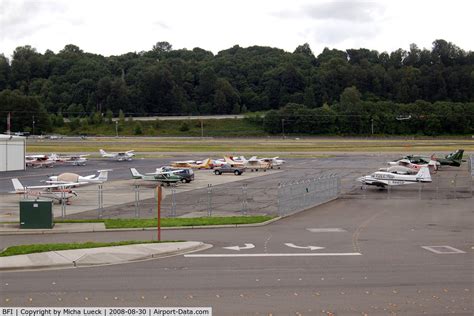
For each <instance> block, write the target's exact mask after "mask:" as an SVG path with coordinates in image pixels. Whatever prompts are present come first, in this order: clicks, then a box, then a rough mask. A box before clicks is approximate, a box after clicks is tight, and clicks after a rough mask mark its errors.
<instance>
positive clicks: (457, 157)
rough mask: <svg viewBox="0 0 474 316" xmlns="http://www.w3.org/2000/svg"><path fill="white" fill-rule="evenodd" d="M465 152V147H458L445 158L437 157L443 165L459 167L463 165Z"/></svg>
mask: <svg viewBox="0 0 474 316" xmlns="http://www.w3.org/2000/svg"><path fill="white" fill-rule="evenodd" d="M463 154H464V149H458V150H456V151H455V152H452V153H450V154H448V155H446V156H445V157H444V158H436V161H439V163H440V164H441V165H446V166H454V167H459V166H461V162H462V155H463Z"/></svg>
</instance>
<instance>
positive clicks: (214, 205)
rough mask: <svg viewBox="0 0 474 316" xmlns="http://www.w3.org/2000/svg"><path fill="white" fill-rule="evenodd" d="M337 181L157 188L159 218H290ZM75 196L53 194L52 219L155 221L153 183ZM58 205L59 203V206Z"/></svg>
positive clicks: (103, 187)
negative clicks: (269, 216)
mask: <svg viewBox="0 0 474 316" xmlns="http://www.w3.org/2000/svg"><path fill="white" fill-rule="evenodd" d="M340 186H341V185H340V178H339V177H337V176H335V175H325V176H320V177H318V178H313V179H304V180H299V181H291V182H287V183H278V181H275V182H274V183H272V184H269V185H266V184H265V183H262V182H259V181H249V180H246V181H238V182H231V183H226V184H225V185H215V186H213V185H211V184H208V185H207V186H205V187H201V188H195V189H193V188H192V187H188V186H170V187H163V188H162V189H163V197H164V198H163V200H162V204H161V210H162V212H161V213H162V216H164V217H202V216H239V215H279V216H285V215H288V214H292V213H295V212H298V211H301V210H304V209H307V208H310V207H312V206H316V205H318V204H321V203H325V202H327V201H330V200H332V199H335V198H337V196H338V194H339V192H340ZM73 190H74V192H75V193H76V194H77V196H72V197H69V198H68V194H66V193H59V194H57V196H56V198H55V203H54V206H53V215H54V216H55V217H56V218H66V219H104V218H154V217H156V216H157V187H156V184H153V183H150V184H144V183H130V182H123V183H118V184H117V183H104V184H100V185H91V186H84V187H79V188H73ZM20 198H32V196H27V195H26V196H23V195H21V196H18V195H17V196H9V201H6V203H2V204H5V206H6V207H10V206H11V208H12V209H17V208H18V207H17V205H18V199H20ZM61 200H62V201H61Z"/></svg>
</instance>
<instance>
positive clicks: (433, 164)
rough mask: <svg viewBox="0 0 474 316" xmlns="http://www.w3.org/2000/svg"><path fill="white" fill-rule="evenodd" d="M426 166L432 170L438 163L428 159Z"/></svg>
mask: <svg viewBox="0 0 474 316" xmlns="http://www.w3.org/2000/svg"><path fill="white" fill-rule="evenodd" d="M428 168H431V169H433V170H434V171H436V170H438V164H437V162H436V161H435V160H430V161H429V162H428Z"/></svg>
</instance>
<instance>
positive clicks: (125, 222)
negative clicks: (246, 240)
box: [54, 215, 275, 229]
mask: <svg viewBox="0 0 474 316" xmlns="http://www.w3.org/2000/svg"><path fill="white" fill-rule="evenodd" d="M272 218H275V216H263V215H262V216H227V217H190V218H162V219H161V227H179V226H212V225H237V224H256V223H263V222H266V221H268V220H271V219H272ZM54 222H55V223H102V222H103V223H104V224H105V227H106V228H108V229H112V228H146V227H156V226H157V225H158V222H157V219H156V218H129V219H128V218H125V219H124V218H117V219H102V220H99V219H97V220H95V219H92V220H55V221H54Z"/></svg>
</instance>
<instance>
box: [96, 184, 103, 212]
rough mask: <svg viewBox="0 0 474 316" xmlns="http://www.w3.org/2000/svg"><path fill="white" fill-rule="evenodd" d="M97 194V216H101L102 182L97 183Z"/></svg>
mask: <svg viewBox="0 0 474 316" xmlns="http://www.w3.org/2000/svg"><path fill="white" fill-rule="evenodd" d="M97 194H98V203H99V208H98V214H97V216H98V218H99V219H101V218H102V215H103V214H102V213H103V207H104V204H103V203H104V200H103V199H104V196H103V191H102V184H98V185H97Z"/></svg>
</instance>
